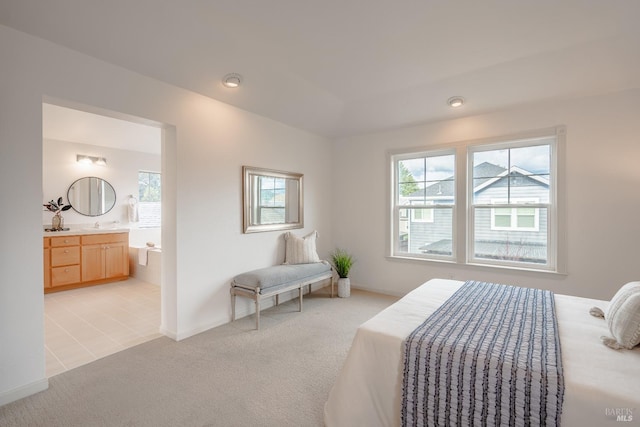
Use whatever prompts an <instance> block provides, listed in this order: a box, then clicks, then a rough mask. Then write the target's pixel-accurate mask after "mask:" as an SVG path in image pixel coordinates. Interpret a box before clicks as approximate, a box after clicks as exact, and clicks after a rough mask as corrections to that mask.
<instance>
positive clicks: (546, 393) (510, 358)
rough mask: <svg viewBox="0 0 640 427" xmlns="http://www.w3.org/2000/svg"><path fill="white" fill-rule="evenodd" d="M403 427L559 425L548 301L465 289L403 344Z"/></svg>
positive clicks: (533, 294)
mask: <svg viewBox="0 0 640 427" xmlns="http://www.w3.org/2000/svg"><path fill="white" fill-rule="evenodd" d="M402 393H403V396H402V408H401V417H402V425H403V426H472V425H478V426H529V425H534V426H537V425H540V426H547V425H548V426H551V425H559V424H560V414H561V412H562V399H563V394H564V382H563V377H562V360H561V355H560V340H559V337H558V325H557V322H556V318H555V305H554V298H553V293H552V292H549V291H543V290H539V289H528V288H518V287H514V286H506V285H497V284H493V283H483V282H473V281H469V282H466V283H465V284H464V285H462V287H461V288H460V289H459V290H458V291H456V292H455V293H454V294H453V295H452V296H451V297H450V298H449V299H448V300H447V301H446V302H445V303H444V304H443V305H442V306H440V308H438V310H436V311H435V312H434V313H433V314H432V315H431V316H429V317H428V318H427V320H425V322H424V323H423V324H422V325H420V326H419V327H418V328H417V329H416V330H415V331H413V332H412V333H411V334H410V335H409V337H408V338H407V340H406V342H405V348H404V378H403V385H402Z"/></svg>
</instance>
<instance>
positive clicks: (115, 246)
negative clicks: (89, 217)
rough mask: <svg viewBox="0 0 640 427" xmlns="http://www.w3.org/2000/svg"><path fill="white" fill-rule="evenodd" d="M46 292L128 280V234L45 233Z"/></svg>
mask: <svg viewBox="0 0 640 427" xmlns="http://www.w3.org/2000/svg"><path fill="white" fill-rule="evenodd" d="M43 251H44V292H45V293H49V292H56V291H63V290H67V289H74V288H80V287H84V286H93V285H99V284H103V283H108V282H114V281H117V280H126V279H127V278H128V277H129V232H128V230H126V229H125V230H122V229H121V230H117V229H112V230H95V231H94V230H75V231H57V232H44V237H43Z"/></svg>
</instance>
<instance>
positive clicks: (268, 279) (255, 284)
mask: <svg viewBox="0 0 640 427" xmlns="http://www.w3.org/2000/svg"><path fill="white" fill-rule="evenodd" d="M326 279H329V280H331V297H332V298H333V269H332V268H331V265H330V264H329V263H328V262H326V261H321V262H313V263H306V264H282V265H276V266H273V267H267V268H261V269H258V270H253V271H249V272H247V273H243V274H239V275H237V276H236V277H234V278H233V281H232V282H231V321H234V320H235V319H236V296H238V295H239V296H243V297H247V298H251V299H253V300H254V301H255V304H256V329H260V301H261V300H262V299H264V298H269V297H272V296H275V297H276V305H278V303H279V295H280V294H281V293H283V292H287V291H291V290H294V289H297V290H298V301H299V302H298V311H302V291H303V287H304V286H306V285H309V292H311V284H312V283H316V282H320V281H322V280H326Z"/></svg>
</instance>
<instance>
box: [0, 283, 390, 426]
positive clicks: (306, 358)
mask: <svg viewBox="0 0 640 427" xmlns="http://www.w3.org/2000/svg"><path fill="white" fill-rule="evenodd" d="M328 295H329V294H328V289H327V288H323V289H320V290H317V291H314V292H313V293H312V294H311V295H305V297H304V311H303V312H302V313H299V312H298V311H297V308H298V306H297V301H295V299H294V300H293V301H288V302H286V303H282V304H280V305H279V306H278V307H273V308H270V309H267V310H263V311H262V315H261V325H260V328H261V329H260V331H255V330H253V327H254V322H255V319H254V317H253V315H252V316H248V317H245V318H243V319H240V320H237V321H236V322H233V323H230V324H227V325H224V326H221V327H218V328H214V329H211V330H209V331H206V332H203V333H201V334H198V335H196V336H194V337H191V338H188V339H186V340H183V341H180V342H175V341H173V340H171V339H169V338H164V337H163V338H158V339H155V340H153V341H150V342H147V343H144V344H141V345H138V346H136V347H133V348H130V349H127V350H125V351H122V352H120V353H117V354H114V355H111V356H108V357H105V358H103V359H100V360H97V361H95V362H92V363H90V364H88V365H85V366H82V367H79V368H76V369H74V370H71V371H68V372H65V373H63V374H60V375H57V376H55V377H52V378H50V379H49V389H48V390H46V391H43V392H41V393H38V394H36V395H33V396H29V397H27V398H25V399H22V400H19V401H17V402H13V403H11V404H8V405H5V406H3V407H1V408H0V425H2V426H6V427H9V426H65V427H68V426H322V425H323V416H322V413H323V407H324V403H325V401H326V399H327V397H328V394H329V390H330V389H331V386H332V385H333V383H334V381H335V379H336V377H337V376H338V374H339V373H340V369H341V368H342V364H343V363H344V360H345V357H346V355H347V352H348V350H349V347H350V345H351V341H352V340H353V337H354V335H355V331H356V329H357V327H358V325H360V324H361V323H363V322H364V321H366V320H367V319H369V318H371V317H372V316H374V315H375V314H376V313H378V312H379V311H381V310H382V309H384V308H385V307H387V306H389V305H390V304H392V303H393V302H395V301H396V300H397V298H394V297H390V296H385V295H379V294H375V293H370V292H364V291H359V290H355V289H353V290H352V292H351V297H350V298H329V296H328ZM354 398H357V396H354Z"/></svg>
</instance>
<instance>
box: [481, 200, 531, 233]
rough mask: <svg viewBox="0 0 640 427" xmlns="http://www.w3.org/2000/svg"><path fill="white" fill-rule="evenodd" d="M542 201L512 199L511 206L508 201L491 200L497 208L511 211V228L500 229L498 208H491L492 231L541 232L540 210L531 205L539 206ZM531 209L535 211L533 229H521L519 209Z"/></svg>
mask: <svg viewBox="0 0 640 427" xmlns="http://www.w3.org/2000/svg"><path fill="white" fill-rule="evenodd" d="M539 201H540V199H537V198H526V199H511V204H508V203H507V202H508V200H507V199H491V204H492V205H497V206H496V208H502V209H511V226H510V227H500V226H497V225H496V208H491V230H495V231H540V210H539V209H538V208H536V207H533V206H531V204H538V202H539ZM520 208H531V209H534V211H533V227H519V226H518V216H519V215H518V209H520Z"/></svg>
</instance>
